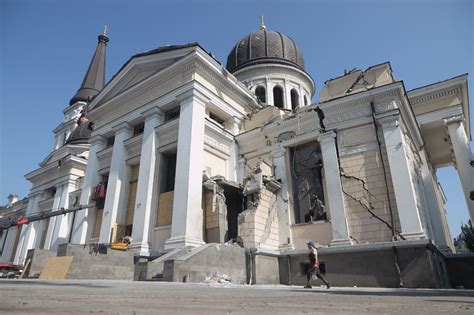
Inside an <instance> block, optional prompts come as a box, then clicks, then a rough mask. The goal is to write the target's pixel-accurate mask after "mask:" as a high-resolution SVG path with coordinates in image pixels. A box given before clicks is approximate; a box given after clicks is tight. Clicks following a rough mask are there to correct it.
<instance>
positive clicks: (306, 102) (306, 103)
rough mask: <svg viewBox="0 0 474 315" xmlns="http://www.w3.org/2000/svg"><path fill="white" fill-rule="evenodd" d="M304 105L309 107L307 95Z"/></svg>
mask: <svg viewBox="0 0 474 315" xmlns="http://www.w3.org/2000/svg"><path fill="white" fill-rule="evenodd" d="M304 105H308V99H307V98H306V95H305V96H304Z"/></svg>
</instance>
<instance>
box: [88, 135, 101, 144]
mask: <svg viewBox="0 0 474 315" xmlns="http://www.w3.org/2000/svg"><path fill="white" fill-rule="evenodd" d="M89 143H90V144H91V145H101V144H105V137H103V136H101V135H95V136H93V137H92V138H90V140H89Z"/></svg>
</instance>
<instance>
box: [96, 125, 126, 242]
mask: <svg viewBox="0 0 474 315" xmlns="http://www.w3.org/2000/svg"><path fill="white" fill-rule="evenodd" d="M112 129H113V130H114V131H115V141H114V147H113V151H112V160H111V162H110V170H109V180H108V184H107V194H106V197H105V203H104V213H103V216H102V225H101V227H100V237H99V242H100V243H110V241H111V235H112V227H113V226H114V225H116V224H118V223H121V222H122V221H123V220H122V218H124V217H125V216H124V214H125V211H126V207H127V202H126V196H127V195H128V194H127V193H126V187H128V185H127V183H128V182H129V181H130V171H129V167H128V166H127V164H126V162H125V160H126V159H127V150H126V149H125V146H124V144H123V142H124V141H125V140H127V139H129V138H130V137H131V136H132V127H131V126H130V125H129V124H128V123H126V122H124V123H120V124H119V125H117V126H114V127H112Z"/></svg>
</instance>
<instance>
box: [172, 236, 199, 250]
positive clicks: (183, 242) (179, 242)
mask: <svg viewBox="0 0 474 315" xmlns="http://www.w3.org/2000/svg"><path fill="white" fill-rule="evenodd" d="M204 244H205V243H204V241H203V240H202V239H196V238H191V237H185V236H176V237H171V238H169V239H167V240H166V241H165V249H174V248H181V247H186V246H192V247H197V246H201V245H204Z"/></svg>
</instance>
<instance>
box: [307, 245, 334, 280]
mask: <svg viewBox="0 0 474 315" xmlns="http://www.w3.org/2000/svg"><path fill="white" fill-rule="evenodd" d="M306 245H308V249H309V255H308V257H309V263H310V265H309V268H308V273H307V274H306V277H307V279H308V281H307V283H306V285H305V288H306V289H311V288H312V287H313V286H312V285H311V277H312V275H313V274H314V275H316V277H318V278H319V279H321V281H323V282H324V284H325V285H326V287H327V288H328V289H329V288H330V287H331V282H329V281H327V280H326V279H324V277H323V275H322V274H321V273H320V272H319V260H318V251H317V250H316V246H314V243H313V242H311V241H309V242H308V243H306Z"/></svg>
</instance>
